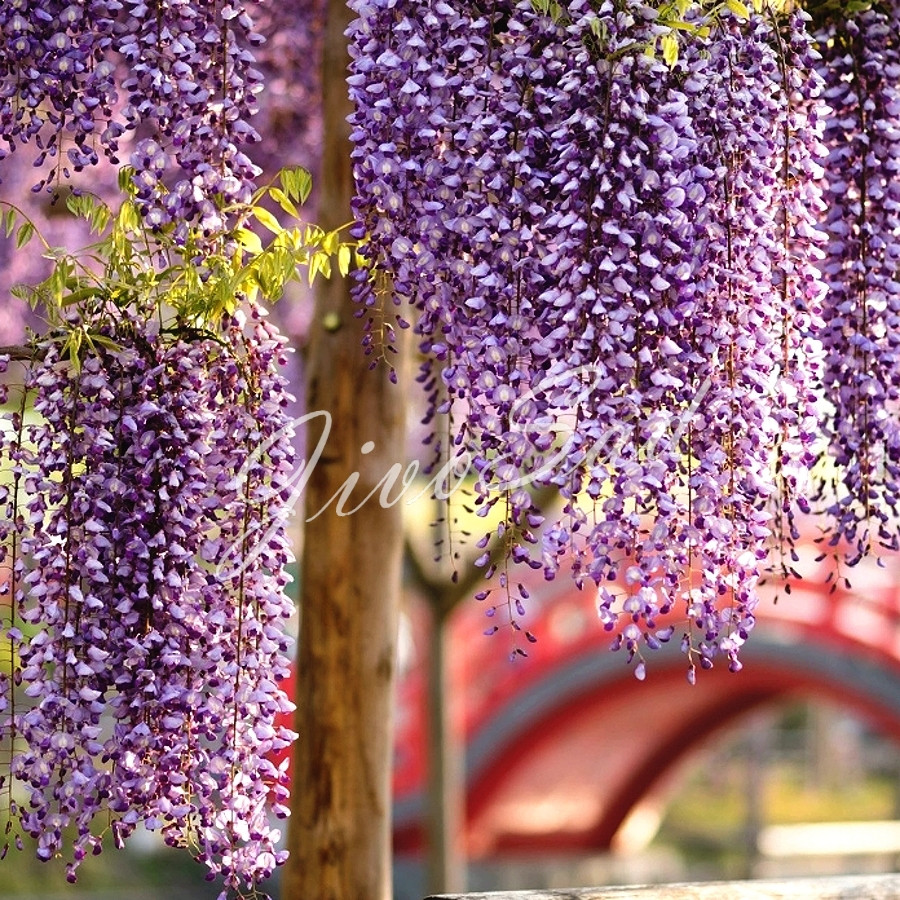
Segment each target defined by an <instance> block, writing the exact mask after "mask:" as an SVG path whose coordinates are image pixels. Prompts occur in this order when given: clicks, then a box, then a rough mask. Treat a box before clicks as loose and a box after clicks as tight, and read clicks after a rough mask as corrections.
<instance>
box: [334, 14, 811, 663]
mask: <svg viewBox="0 0 900 900" xmlns="http://www.w3.org/2000/svg"><path fill="white" fill-rule="evenodd" d="M545 6H546V5H545V4H544V5H542V4H538V3H534V2H532V0H521V2H500V3H494V4H491V5H490V6H489V7H486V6H485V5H483V4H477V3H458V4H451V3H436V4H429V5H428V6H423V5H421V4H415V3H408V2H404V0H355V2H354V4H353V7H354V9H355V11H356V12H357V14H358V19H357V21H356V23H355V24H354V26H353V28H352V30H351V35H350V36H351V40H352V55H353V60H354V62H353V73H352V75H351V78H350V85H351V92H352V95H353V99H354V101H355V105H356V112H355V115H354V118H353V127H354V131H353V140H354V144H355V150H354V160H355V166H356V177H357V186H358V198H357V201H356V212H357V216H358V220H359V224H358V226H357V234H358V235H359V236H360V237H361V238H363V237H364V238H365V242H366V243H365V244H364V246H363V248H362V252H363V253H364V254H365V255H366V257H367V258H368V260H369V263H370V267H371V269H372V270H373V271H374V273H375V276H374V277H372V276H371V275H364V276H363V278H362V280H361V281H360V285H359V289H358V295H359V299H360V301H361V302H362V303H363V304H364V305H367V306H369V307H370V308H371V307H375V308H377V307H378V305H379V304H381V303H382V302H383V298H382V297H380V296H379V293H378V291H377V290H376V289H375V286H376V285H378V284H379V283H380V282H379V279H378V277H377V273H378V272H379V271H383V272H386V273H389V274H390V276H391V279H392V291H393V299H394V300H395V302H398V303H400V302H404V303H407V302H408V303H410V304H411V305H412V307H413V308H414V310H415V329H416V331H417V333H418V334H419V336H420V346H421V350H422V352H423V354H424V355H425V359H426V362H425V364H424V366H423V371H422V375H421V380H422V381H423V383H424V385H425V387H426V390H427V391H428V392H429V398H430V412H429V416H430V417H434V416H436V415H438V414H441V413H448V414H450V415H451V416H452V417H453V418H454V421H455V424H456V427H455V429H454V431H455V435H456V436H455V438H454V440H453V443H452V445H451V446H444V447H441V448H439V451H438V452H439V453H443V454H444V455H445V456H446V455H449V456H450V457H453V456H454V455H457V456H467V457H468V458H470V459H471V460H472V462H473V465H474V467H475V469H476V470H477V472H478V474H479V477H480V488H479V489H480V491H481V494H482V496H481V501H482V506H481V509H482V511H485V512H486V511H487V510H488V509H489V508H491V507H495V508H496V507H498V506H499V507H500V509H501V520H502V524H501V525H500V526H499V531H498V534H499V536H500V538H501V540H503V541H505V542H506V548H507V552H506V558H507V560H512V561H514V562H524V563H527V564H530V565H532V566H534V567H540V566H543V567H544V569H545V572H546V574H547V576H548V577H553V576H554V575H555V574H556V572H557V571H558V570H559V568H560V567H561V566H562V565H563V563H564V560H567V559H574V563H573V574H574V577H575V578H576V581H577V582H578V583H579V584H583V583H586V582H592V583H594V584H596V585H597V586H598V588H599V613H600V617H601V620H602V621H603V622H604V624H605V625H606V627H608V628H609V629H610V630H613V629H617V632H618V637H617V645H618V646H623V647H624V648H626V650H627V652H628V655H629V657H630V658H633V659H638V662H637V663H636V668H635V671H636V673H637V674H638V675H639V676H642V675H643V672H644V668H643V665H642V664H641V663H640V659H639V657H640V656H641V649H642V648H643V647H646V646H649V647H657V646H659V644H660V643H661V642H662V641H664V640H667V639H669V637H670V636H671V634H672V629H671V628H670V627H668V626H665V627H663V623H662V622H661V617H662V616H664V615H665V614H667V613H669V612H671V611H672V610H673V609H682V610H684V612H685V618H686V620H687V622H688V627H687V628H686V630H685V637H684V649H685V651H686V652H687V653H688V656H689V659H690V671H691V673H693V671H694V668H695V665H696V664H699V665H702V666H704V667H707V666H710V665H712V661H713V659H714V658H715V657H716V656H717V655H720V654H721V655H724V656H725V657H726V658H727V659H728V661H729V663H730V665H731V667H732V668H737V667H739V662H738V659H737V653H738V650H739V647H740V645H741V644H742V643H743V641H744V639H745V638H746V636H747V633H748V632H749V630H750V628H751V627H752V624H753V610H754V606H755V603H756V599H755V598H756V593H755V584H756V581H757V578H758V574H759V571H760V568H761V566H763V565H764V563H765V556H766V551H765V549H764V548H765V546H766V542H767V540H768V538H769V537H770V535H771V533H772V532H773V530H780V531H784V532H787V534H788V535H789V534H790V533H791V531H792V530H793V529H794V527H795V526H794V524H793V515H794V512H795V510H796V509H797V508H798V506H799V507H801V508H802V506H803V505H804V503H805V499H804V482H805V476H806V473H807V470H808V468H809V466H810V465H811V464H812V462H813V461H814V454H813V452H812V441H813V439H814V436H815V430H816V419H815V413H816V410H815V399H816V397H815V390H814V388H815V383H816V378H817V371H818V366H819V360H818V357H817V353H816V341H815V340H814V338H813V337H812V335H813V333H814V330H815V328H816V326H817V325H818V324H819V321H820V311H821V310H820V307H821V299H822V294H823V292H824V285H823V283H822V280H821V276H820V274H819V271H818V269H817V268H816V262H817V257H818V255H819V249H818V246H819V244H820V243H821V240H822V236H821V234H820V233H819V231H818V230H817V227H816V223H817V219H818V216H819V214H820V212H821V208H822V200H821V184H820V178H821V169H820V167H819V166H818V165H817V164H816V160H817V158H819V157H820V156H821V153H822V150H821V129H822V123H821V121H820V119H819V116H818V114H817V108H816V106H815V105H814V104H813V103H812V102H811V100H812V99H814V98H816V97H817V96H818V95H819V93H820V80H819V77H818V75H817V74H816V72H815V65H816V62H817V57H816V54H815V53H814V50H813V43H812V39H811V37H810V36H809V34H808V30H807V27H806V25H807V17H806V16H805V14H803V13H802V12H796V13H794V14H793V15H792V16H791V17H790V19H789V20H788V21H785V22H778V21H776V19H775V18H774V17H773V16H772V15H771V14H770V13H769V12H764V13H760V14H753V15H751V17H750V18H749V20H748V21H745V20H739V19H738V18H737V17H736V16H733V15H730V14H728V13H724V14H722V15H721V16H720V17H719V18H718V19H716V20H714V21H713V22H712V23H708V24H707V30H704V29H703V28H702V27H697V28H696V29H695V35H694V37H693V39H692V40H690V41H689V42H687V43H686V45H685V46H684V47H683V48H682V52H681V54H680V57H679V58H678V60H677V61H676V62H675V63H674V65H672V64H670V62H671V61H664V60H663V59H661V58H658V57H655V56H652V55H649V54H648V53H646V52H644V51H645V50H646V49H647V48H652V47H655V46H656V45H657V43H658V40H659V38H660V37H661V36H662V35H664V34H665V33H666V29H665V27H664V26H662V25H661V24H660V23H659V22H658V14H657V12H656V10H655V9H654V8H653V7H651V6H650V5H649V4H647V3H642V2H636V0H632V2H617V3H612V2H587V0H571V2H568V3H566V4H561V5H559V8H558V9H557V10H556V11H554V10H553V9H550V8H544V7H545ZM701 24H703V23H700V22H698V23H697V25H698V26H699V25H701ZM378 315H380V313H378V312H375V313H373V314H372V319H373V321H375V320H377V317H378ZM548 459H552V464H548V462H547V461H548ZM525 481H528V482H531V483H532V484H536V485H554V486H556V487H557V488H558V489H559V492H560V494H561V495H562V497H563V498H564V500H565V508H564V512H563V516H562V518H561V519H560V520H559V521H557V522H555V523H542V517H541V514H540V511H539V510H537V509H536V508H535V507H534V501H533V498H532V494H530V493H529V492H528V491H527V490H526V489H525V487H524V484H523V482H525ZM539 526H540V527H541V528H542V532H541V534H540V536H538V535H537V533H536V529H537V528H538V527H539ZM488 540H489V536H486V537H485V539H484V542H483V543H484V544H485V546H486V545H487V541H488ZM538 542H540V544H541V551H540V557H539V558H537V557H536V554H535V553H534V552H533V545H534V544H535V543H538ZM481 562H482V563H484V564H485V565H488V571H489V574H491V573H492V572H493V567H492V566H490V565H489V558H488V555H487V553H486V554H485V556H484V557H483V558H482V560H481ZM509 577H510V576H507V575H501V584H503V582H504V579H505V578H509ZM623 582H624V583H625V584H626V585H627V591H626V595H625V596H624V597H622V596H617V595H616V594H615V593H614V590H613V588H614V583H615V584H616V585H621V584H622V583H623ZM507 587H508V588H511V587H512V586H511V584H509V583H507ZM618 589H619V588H618V587H617V588H616V590H618ZM479 596H480V597H481V598H482V599H485V600H487V599H488V596H489V595H488V593H487V592H483V593H482V594H481V595H479ZM523 599H524V596H521V595H520V596H516V595H515V594H513V596H507V598H506V600H505V601H504V600H501V601H500V602H501V603H504V602H505V603H507V604H509V606H510V622H511V625H512V627H513V628H514V629H517V628H518V627H519V625H518V621H517V620H518V617H519V615H520V614H521V610H522V600H523ZM495 609H496V605H490V604H489V610H488V612H489V614H493V613H494V611H495ZM623 621H624V623H626V624H625V627H624V628H622V627H620V626H621V625H622V623H623ZM493 630H496V628H494V629H493Z"/></svg>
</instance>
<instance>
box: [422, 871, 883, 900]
mask: <svg viewBox="0 0 900 900" xmlns="http://www.w3.org/2000/svg"><path fill="white" fill-rule="evenodd" d="M897 898H900V875H852V876H840V877H828V878H791V879H787V880H782V881H715V882H702V883H696V884H654V885H643V886H640V887H630V886H629V887H622V886H617V887H595V888H571V889H568V890H552V891H495V892H491V893H487V894H484V893H482V894H440V895H434V896H432V897H427V898H426V900H897Z"/></svg>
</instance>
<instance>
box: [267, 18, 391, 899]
mask: <svg viewBox="0 0 900 900" xmlns="http://www.w3.org/2000/svg"><path fill="white" fill-rule="evenodd" d="M349 20H350V14H349V11H348V10H347V8H346V6H345V4H344V3H343V2H342V0H328V4H327V20H326V32H325V49H324V54H325V58H324V72H325V78H324V97H323V101H324V102H323V107H324V119H325V120H324V141H323V144H324V146H323V160H322V174H321V176H320V185H319V188H320V192H321V194H320V196H321V209H320V212H319V222H320V224H321V225H322V226H323V227H324V228H326V229H332V228H335V227H337V226H339V225H341V224H343V223H344V222H346V221H348V219H349V218H350V197H351V192H352V179H351V169H350V158H349V139H348V126H347V123H346V116H347V115H348V113H349V112H350V105H349V101H348V99H347V90H346V84H345V82H344V74H345V70H346V64H347V59H348V57H347V50H346V41H345V38H344V36H343V32H344V29H345V28H346V27H347V24H348V22H349ZM361 340H362V330H361V326H360V322H359V320H358V319H356V318H354V317H353V306H352V304H351V301H350V298H349V292H348V285H347V284H346V283H345V282H344V280H343V279H340V278H338V277H337V275H335V277H334V278H332V279H331V280H330V281H322V282H321V284H320V287H319V290H318V294H317V300H316V315H315V321H314V324H313V328H312V334H311V338H310V350H309V358H308V362H307V367H306V374H307V378H308V389H307V400H308V409H309V411H310V412H311V413H312V412H316V411H319V410H327V411H328V412H329V413H330V414H331V418H332V421H331V431H330V434H328V436H327V441H326V442H325V444H324V451H323V452H322V455H321V457H320V458H319V459H318V461H317V462H316V464H315V467H314V469H313V470H312V471H311V472H308V473H307V474H308V475H309V480H308V482H307V483H306V488H305V491H304V499H305V516H306V517H307V518H309V517H312V516H315V514H316V513H317V512H318V511H319V510H320V509H322V508H323V507H325V506H326V505H328V504H329V503H330V502H331V501H332V498H333V497H334V496H335V494H337V493H338V492H339V491H340V489H341V487H342V485H343V484H344V483H345V481H346V479H348V478H350V477H351V476H352V474H353V473H359V480H358V482H357V486H356V489H355V490H354V491H353V493H352V495H350V500H349V501H348V502H345V504H344V508H345V509H352V508H353V507H354V506H356V505H357V503H358V502H359V501H360V500H361V499H362V498H364V497H365V496H366V495H368V493H369V492H370V491H371V490H372V488H373V487H375V485H376V484H377V483H378V481H379V480H380V479H381V478H382V477H383V475H384V474H385V473H386V472H387V471H388V469H389V468H390V466H391V465H393V464H394V463H397V462H402V461H403V457H404V394H403V389H402V388H401V387H400V386H398V385H391V384H390V383H389V382H388V379H387V377H386V375H385V373H383V372H370V371H368V358H366V357H365V356H364V355H363V351H362V348H361V346H360V342H361ZM310 424H311V427H310V429H309V436H308V447H309V450H308V452H307V457H306V458H307V460H310V459H311V458H312V457H313V456H314V449H315V448H316V447H317V446H318V445H319V443H320V441H322V440H323V434H322V427H323V424H324V418H323V417H318V418H316V419H314V420H313V422H311V423H310ZM367 442H374V449H373V450H371V452H369V453H367V454H362V453H361V447H362V446H363V445H364V444H367ZM367 449H368V448H367ZM402 546H403V542H402V527H401V521H400V506H399V505H398V506H395V507H394V508H392V509H387V510H385V509H382V508H381V506H380V505H379V503H378V500H377V496H376V498H375V499H373V500H371V501H369V502H368V503H366V504H365V505H364V506H363V507H362V508H361V509H360V511H358V512H356V513H354V514H353V515H347V516H340V515H338V514H337V513H336V511H335V504H334V503H331V505H330V506H329V508H328V509H327V510H325V511H324V512H323V513H322V514H321V515H318V516H317V517H315V518H314V519H313V520H312V521H311V522H308V523H307V524H306V526H305V537H304V551H303V559H302V566H301V610H302V622H301V627H300V641H299V649H298V684H297V691H296V697H297V719H296V721H297V726H296V727H297V731H298V732H299V733H300V737H299V739H298V741H297V744H296V746H295V752H294V769H293V771H294V795H293V810H292V816H291V820H290V826H289V836H288V848H289V850H290V853H291V857H290V859H289V861H288V863H287V864H286V866H285V870H284V875H283V882H282V898H283V900H312V898H315V900H361V898H365V900H389V898H390V896H391V869H390V861H391V857H390V842H391V783H390V763H391V754H392V740H391V731H392V728H391V725H392V703H393V680H394V667H395V644H396V634H397V615H398V609H399V597H400V562H401V551H402Z"/></svg>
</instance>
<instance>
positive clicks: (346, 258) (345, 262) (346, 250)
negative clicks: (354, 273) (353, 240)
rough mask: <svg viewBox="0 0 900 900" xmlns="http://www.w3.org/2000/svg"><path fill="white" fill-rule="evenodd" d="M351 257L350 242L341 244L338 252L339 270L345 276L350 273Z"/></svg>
mask: <svg viewBox="0 0 900 900" xmlns="http://www.w3.org/2000/svg"><path fill="white" fill-rule="evenodd" d="M350 258H351V250H350V247H349V245H348V244H341V246H340V247H338V252H337V261H338V271H339V272H340V273H341V275H343V276H344V277H345V278H346V276H347V275H349V274H350Z"/></svg>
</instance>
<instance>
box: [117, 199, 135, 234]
mask: <svg viewBox="0 0 900 900" xmlns="http://www.w3.org/2000/svg"><path fill="white" fill-rule="evenodd" d="M118 225H119V227H120V228H121V229H123V230H124V231H136V230H137V229H138V228H140V226H141V216H140V213H138V211H137V207H136V206H135V205H134V202H133V201H132V200H126V201H125V202H124V203H123V204H122V205H121V206H120V207H119V215H118Z"/></svg>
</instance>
